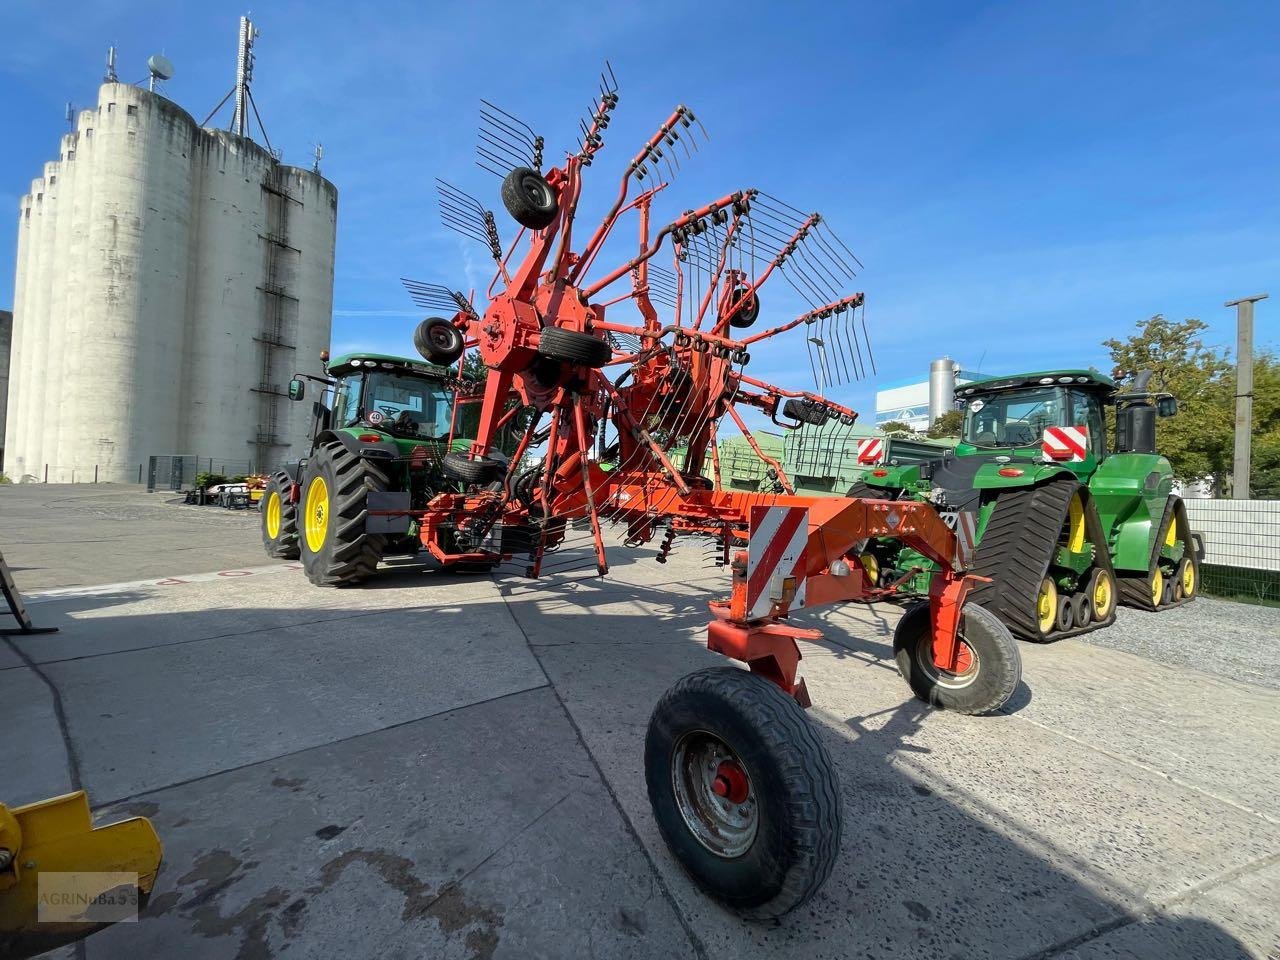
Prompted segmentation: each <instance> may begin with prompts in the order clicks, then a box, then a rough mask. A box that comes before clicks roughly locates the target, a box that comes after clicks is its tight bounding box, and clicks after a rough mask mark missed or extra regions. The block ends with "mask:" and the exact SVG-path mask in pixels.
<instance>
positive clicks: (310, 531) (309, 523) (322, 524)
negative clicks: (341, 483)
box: [306, 477, 329, 553]
mask: <svg viewBox="0 0 1280 960" xmlns="http://www.w3.org/2000/svg"><path fill="white" fill-rule="evenodd" d="M328 532H329V487H328V485H326V484H325V482H324V477H312V478H311V483H309V484H308V485H307V504H306V534H307V548H308V549H309V550H310V551H311V552H312V553H319V552H320V550H321V548H322V547H323V546H324V538H325V535H326V534H327V533H328Z"/></svg>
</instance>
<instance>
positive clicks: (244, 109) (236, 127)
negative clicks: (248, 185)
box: [200, 17, 274, 152]
mask: <svg viewBox="0 0 1280 960" xmlns="http://www.w3.org/2000/svg"><path fill="white" fill-rule="evenodd" d="M257 39H258V28H257V27H255V26H254V25H253V21H252V20H250V19H249V18H248V17H241V18H240V43H239V46H238V48H237V51H236V85H235V86H234V87H232V88H231V90H230V91H229V92H228V93H227V95H226V96H225V97H223V98H222V99H221V100H220V101H219V102H218V105H217V106H216V107H214V108H213V109H212V110H211V111H209V116H207V117H205V118H204V122H203V123H201V124H200V126H202V127H203V126H207V125H208V123H209V121H210V120H212V119H213V118H214V116H215V115H216V114H217V112H218V111H219V110H221V109H222V108H223V106H224V105H225V104H226V102H227V101H228V100H230V99H231V98H232V97H235V112H234V113H233V114H232V115H231V126H230V128H229V129H230V130H231V132H232V133H235V134H237V135H239V136H242V137H248V136H249V135H250V133H249V111H253V119H254V120H256V121H257V123H258V131H259V132H260V133H261V134H262V140H263V142H264V143H265V144H266V145H267V149H268V150H272V147H271V138H270V137H268V136H267V128H266V127H264V126H263V125H262V115H261V114H259V113H258V104H257V103H256V102H254V99H253V87H252V84H253V64H254V55H253V44H254V41H255V40H257ZM272 152H274V150H272Z"/></svg>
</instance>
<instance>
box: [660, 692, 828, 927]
mask: <svg viewBox="0 0 1280 960" xmlns="http://www.w3.org/2000/svg"><path fill="white" fill-rule="evenodd" d="M708 748H710V749H712V750H714V751H720V749H721V748H723V750H724V752H723V753H721V754H720V755H721V756H728V757H729V758H730V759H729V760H728V761H726V762H729V763H732V764H734V765H735V768H736V770H737V771H738V773H739V775H740V778H741V777H745V781H743V780H742V779H739V781H738V782H739V784H743V783H745V786H740V787H739V789H742V790H744V791H745V792H746V794H747V795H746V798H745V799H744V800H741V801H739V802H737V803H735V802H734V801H733V794H732V793H730V794H729V795H728V796H727V797H717V796H712V791H713V789H714V788H712V787H711V782H712V779H713V778H712V777H711V774H710V772H709V771H708V769H707V766H706V765H705V764H704V763H702V762H701V760H702V759H703V758H705V757H706V756H707V755H708V754H707V750H708ZM712 756H713V757H714V754H712ZM644 766H645V780H646V782H647V784H648V787H649V802H650V804H652V806H653V815H654V819H655V820H656V821H657V823H658V829H659V831H661V833H662V837H663V839H664V840H665V841H666V843H667V847H668V848H669V849H670V850H671V853H672V855H673V856H674V857H675V858H676V860H677V861H678V862H679V863H680V865H681V866H682V867H683V868H684V869H685V871H686V872H687V873H688V874H689V876H690V877H691V878H692V879H693V880H694V882H695V883H697V884H698V885H699V886H700V887H702V889H703V890H705V891H706V892H707V893H708V894H709V895H710V896H712V897H715V898H716V899H717V900H720V901H721V902H722V903H724V904H725V905H726V906H728V907H730V908H731V909H733V910H735V911H737V912H739V913H741V914H743V915H744V916H747V917H749V918H752V919H772V918H776V917H780V916H782V915H783V914H786V913H788V912H790V911H791V910H794V909H795V908H796V907H798V906H800V905H801V904H803V903H805V902H806V901H807V900H808V899H809V898H810V897H812V896H813V895H814V893H816V892H817V890H818V888H819V887H821V886H822V884H823V883H824V882H825V881H826V879H827V877H828V876H829V875H830V873H831V869H832V867H833V866H834V865H835V862H836V857H837V855H838V854H839V851H840V832H841V800H840V787H839V782H838V780H837V777H836V771H835V767H834V765H833V764H832V762H831V758H830V756H828V754H827V751H826V748H825V747H824V746H823V745H822V741H821V740H820V739H819V738H818V733H817V730H816V729H815V728H814V726H813V724H812V723H810V721H809V718H808V717H807V716H805V713H804V710H802V709H801V707H800V705H799V704H798V703H796V701H795V699H794V698H792V697H789V696H787V694H785V693H783V691H782V690H781V689H779V688H778V687H777V686H776V685H774V684H773V683H771V682H770V681H768V680H766V679H765V678H763V677H760V676H756V675H755V674H752V673H748V672H747V671H745V670H740V669H737V668H735V667H711V668H709V669H706V670H699V671H698V672H697V673H691V674H689V675H688V676H686V677H684V678H682V679H681V680H679V681H677V682H676V684H675V685H674V686H672V687H671V689H669V690H668V691H667V692H666V693H665V694H663V696H662V699H661V700H659V701H658V705H657V706H656V707H654V710H653V716H652V717H651V718H650V720H649V730H648V733H647V735H646V737H645V751H644ZM723 766H724V763H723V762H722V763H721V764H720V765H719V766H718V767H715V768H712V769H716V770H719V769H722V768H723ZM720 779H721V778H720V776H719V774H718V773H717V775H716V776H715V777H714V780H716V781H719V780H720ZM744 811H745V813H744ZM704 817H706V819H704ZM735 817H737V818H738V820H737V821H736V822H735V821H734V820H733V818H735ZM735 823H736V826H735ZM744 823H745V824H747V825H748V826H746V827H743V826H741V824H744ZM726 824H729V826H727V827H726ZM752 824H753V825H754V830H752V829H751V828H750V826H749V825H752ZM695 825H696V828H697V829H699V830H700V831H701V834H702V835H699V834H698V833H695V832H694V830H695ZM731 843H732V844H734V845H735V846H734V847H732V848H729V847H728V844H731ZM713 847H719V848H720V849H713ZM739 848H740V849H739ZM730 852H731V853H732V854H733V855H726V854H727V853H730Z"/></svg>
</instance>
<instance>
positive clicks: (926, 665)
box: [916, 611, 1056, 690]
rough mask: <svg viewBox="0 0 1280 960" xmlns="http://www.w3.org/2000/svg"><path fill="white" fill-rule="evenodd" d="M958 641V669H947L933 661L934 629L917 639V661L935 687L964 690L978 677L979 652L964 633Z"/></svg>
mask: <svg viewBox="0 0 1280 960" xmlns="http://www.w3.org/2000/svg"><path fill="white" fill-rule="evenodd" d="M1055 612H1056V611H1055ZM956 642H957V643H959V644H960V650H959V652H958V653H957V655H956V669H955V670H945V669H943V668H942V667H940V666H938V665H937V664H936V663H934V662H933V631H932V630H926V631H925V632H924V634H923V635H922V636H921V637H920V639H919V640H917V641H916V661H917V662H918V663H919V664H920V669H921V670H923V671H924V673H925V676H927V677H928V678H929V682H930V683H931V684H932V685H933V686H935V687H945V688H946V689H948V690H963V689H964V688H965V687H967V686H969V685H970V684H971V683H973V682H974V681H975V680H977V679H978V672H979V667H978V652H977V651H976V650H974V649H973V647H971V646H969V644H968V642H966V641H965V639H964V636H963V635H962V634H957V636H956Z"/></svg>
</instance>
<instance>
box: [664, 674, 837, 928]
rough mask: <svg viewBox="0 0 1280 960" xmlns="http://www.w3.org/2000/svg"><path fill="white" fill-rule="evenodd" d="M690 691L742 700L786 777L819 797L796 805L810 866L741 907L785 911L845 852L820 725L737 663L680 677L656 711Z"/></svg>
mask: <svg viewBox="0 0 1280 960" xmlns="http://www.w3.org/2000/svg"><path fill="white" fill-rule="evenodd" d="M691 690H692V691H697V692H699V693H702V694H703V695H708V696H709V697H711V698H712V699H722V700H725V701H728V702H730V703H737V704H738V706H739V709H740V710H742V711H743V712H744V713H746V714H748V715H749V716H750V717H751V722H752V725H753V726H754V727H755V729H756V730H757V731H758V732H759V734H760V736H761V737H762V738H764V740H765V742H766V743H767V744H768V749H769V752H770V753H771V754H772V755H773V756H774V757H775V758H777V759H778V760H779V762H780V764H781V769H782V773H783V776H784V777H785V778H786V780H787V781H788V782H789V783H798V784H802V785H804V786H805V787H806V789H804V790H802V791H801V792H802V793H812V794H813V796H814V801H813V802H812V803H806V804H801V803H797V804H795V805H793V807H792V810H791V822H792V823H793V824H796V825H798V826H799V829H798V831H797V836H796V846H797V848H798V849H800V850H802V851H804V859H805V861H806V865H805V867H804V868H798V869H793V870H792V871H791V872H790V874H789V875H788V877H787V879H786V882H785V883H784V884H783V885H782V888H781V889H780V890H779V891H778V893H777V894H776V895H775V896H774V898H773V899H772V900H770V901H769V902H768V903H767V904H762V905H761V906H759V907H757V908H755V910H754V911H753V910H745V911H742V912H743V913H744V915H746V916H748V917H757V918H759V919H772V918H774V917H777V916H781V915H782V914H784V913H787V912H788V911H790V910H794V909H795V908H796V907H798V906H800V905H801V904H803V903H805V902H806V901H807V900H809V898H810V897H812V896H813V895H814V894H815V893H816V892H817V891H818V889H819V888H820V887H821V886H822V885H823V884H824V883H825V882H826V880H827V877H828V876H830V875H831V870H832V868H833V867H834V866H835V862H836V858H837V857H838V856H839V854H840V831H841V812H842V810H843V802H842V800H841V798H840V784H839V780H838V778H837V777H836V775H835V765H834V764H832V762H831V757H830V755H829V754H828V753H827V748H826V747H825V746H823V744H822V740H821V739H820V738H819V737H818V730H817V725H816V724H815V723H813V722H812V721H811V720H810V719H809V718H808V716H806V715H805V712H804V710H803V709H801V707H800V705H799V704H798V703H796V702H795V700H794V699H792V698H791V697H788V696H786V695H785V694H783V693H781V691H780V690H779V689H778V688H777V687H776V686H775V685H774V684H773V683H772V682H770V681H769V680H766V679H765V678H764V677H759V676H756V675H755V674H753V673H747V672H746V671H744V670H741V669H740V668H738V667H708V668H707V669H705V670H699V671H697V672H696V673H691V674H688V675H687V676H685V677H682V678H681V679H680V680H678V681H676V683H675V684H674V685H673V686H672V687H671V688H670V689H669V690H668V691H667V692H666V693H665V694H664V695H663V697H662V700H660V701H659V702H658V704H657V706H655V708H654V714H655V715H658V714H659V713H660V712H661V710H662V708H663V706H664V701H666V700H667V699H668V698H673V697H676V696H679V695H680V694H682V693H685V692H688V691H691ZM822 767H825V768H826V769H827V770H829V771H831V773H832V776H829V777H822V776H815V771H816V770H818V769H820V768H822ZM652 799H653V798H652V797H651V798H650V800H651V802H652Z"/></svg>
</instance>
